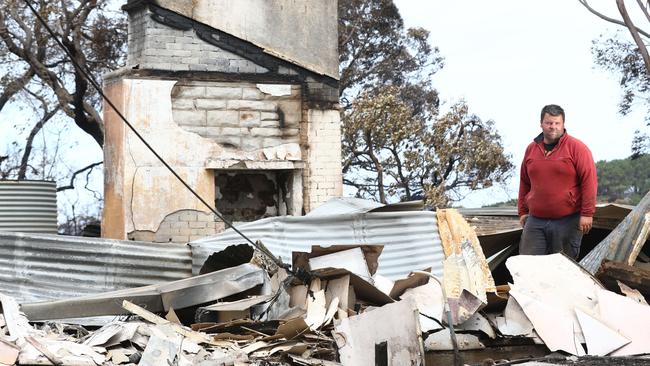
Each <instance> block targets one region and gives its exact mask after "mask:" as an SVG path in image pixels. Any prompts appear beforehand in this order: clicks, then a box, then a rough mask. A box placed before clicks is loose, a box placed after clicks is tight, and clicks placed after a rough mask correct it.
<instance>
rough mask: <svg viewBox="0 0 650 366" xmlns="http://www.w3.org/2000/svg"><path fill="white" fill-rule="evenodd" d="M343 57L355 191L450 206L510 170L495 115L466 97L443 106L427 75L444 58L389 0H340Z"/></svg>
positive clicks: (347, 176) (349, 177)
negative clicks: (478, 112) (486, 116)
mask: <svg viewBox="0 0 650 366" xmlns="http://www.w3.org/2000/svg"><path fill="white" fill-rule="evenodd" d="M339 61H340V74H341V80H340V90H339V93H340V96H341V104H342V107H343V112H342V120H343V127H342V132H343V141H342V146H343V173H344V183H345V184H347V185H349V186H352V187H354V188H355V189H356V191H357V195H358V196H361V197H369V198H374V199H376V200H378V201H380V202H384V203H386V202H388V200H389V199H393V200H394V199H395V198H397V199H401V200H412V199H419V198H426V199H427V201H428V202H429V203H430V204H432V205H434V206H444V205H447V204H448V202H449V201H450V200H458V199H460V198H461V197H462V195H463V194H464V193H465V192H467V191H468V190H470V191H471V190H476V189H481V188H485V187H489V186H491V185H492V184H494V183H495V182H503V181H505V180H506V179H507V178H508V175H509V173H510V172H511V170H512V167H513V165H512V163H511V162H510V156H509V155H507V154H505V152H504V151H503V149H502V146H503V144H502V143H501V137H500V136H499V134H498V133H497V132H496V131H495V129H494V123H493V122H492V121H482V120H481V119H480V118H479V117H478V116H475V115H472V114H471V113H469V108H468V106H467V104H466V103H465V102H462V101H461V102H458V103H456V104H454V105H452V106H451V107H450V108H449V112H447V113H444V114H442V115H440V113H439V97H438V92H437V90H436V89H435V88H434V87H433V85H432V83H431V76H432V75H433V74H434V73H435V72H437V71H438V70H440V68H441V67H442V66H443V58H442V57H441V55H440V52H439V50H438V49H437V48H433V47H431V46H430V45H429V32H428V31H426V30H425V29H422V28H410V29H405V27H404V23H403V21H402V18H401V16H400V15H399V11H398V9H397V7H396V6H395V5H394V4H393V2H392V1H391V0H369V1H366V0H351V1H339Z"/></svg>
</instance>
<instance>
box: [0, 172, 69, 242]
mask: <svg viewBox="0 0 650 366" xmlns="http://www.w3.org/2000/svg"><path fill="white" fill-rule="evenodd" d="M56 230H57V221H56V182H48V181H38V180H0V231H14V232H25V233H49V234H56Z"/></svg>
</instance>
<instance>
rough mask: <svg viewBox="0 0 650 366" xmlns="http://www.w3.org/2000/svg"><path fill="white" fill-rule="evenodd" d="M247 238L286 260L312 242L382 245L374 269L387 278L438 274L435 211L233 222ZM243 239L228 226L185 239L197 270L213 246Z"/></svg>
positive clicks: (439, 257) (440, 258)
mask: <svg viewBox="0 0 650 366" xmlns="http://www.w3.org/2000/svg"><path fill="white" fill-rule="evenodd" d="M237 229H239V230H240V231H242V232H243V233H244V234H245V235H247V236H248V237H250V238H251V239H252V240H261V241H262V242H263V243H264V245H265V246H266V247H267V248H269V250H270V251H271V252H273V253H274V254H275V255H277V256H279V257H281V258H282V260H283V261H284V262H286V263H291V252H292V251H307V252H309V251H310V249H311V246H312V245H335V244H382V245H384V250H383V252H382V254H381V256H380V257H379V270H378V273H379V274H381V275H383V276H386V277H388V278H391V279H398V278H403V277H405V276H406V275H407V274H408V273H410V272H411V271H413V270H419V269H425V268H429V267H432V270H433V273H434V274H436V275H441V274H442V263H443V260H444V253H443V251H442V245H441V244H440V236H439V234H438V227H437V219H436V215H435V213H434V212H429V211H415V212H361V213H352V214H338V215H329V216H325V215H317V216H303V217H296V216H282V217H271V218H267V219H262V220H258V221H254V222H250V223H246V224H243V225H239V226H237ZM242 243H244V240H243V239H242V238H241V237H239V235H237V234H236V233H235V232H233V231H232V230H226V231H225V232H223V233H221V234H218V235H215V236H212V237H209V238H205V239H200V240H197V241H194V242H191V243H190V246H191V247H192V265H193V271H194V273H198V271H199V269H200V268H201V265H202V264H203V262H204V261H205V259H206V258H207V257H208V255H210V254H212V253H213V252H215V251H220V250H223V249H224V248H225V247H227V246H228V245H231V244H242Z"/></svg>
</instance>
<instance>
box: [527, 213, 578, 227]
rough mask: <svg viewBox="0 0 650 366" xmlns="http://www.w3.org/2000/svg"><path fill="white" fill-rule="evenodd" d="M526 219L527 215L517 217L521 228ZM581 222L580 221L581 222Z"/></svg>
mask: <svg viewBox="0 0 650 366" xmlns="http://www.w3.org/2000/svg"><path fill="white" fill-rule="evenodd" d="M527 218H528V215H521V216H519V223H520V224H521V227H524V225H526V219H527ZM581 222H582V221H581Z"/></svg>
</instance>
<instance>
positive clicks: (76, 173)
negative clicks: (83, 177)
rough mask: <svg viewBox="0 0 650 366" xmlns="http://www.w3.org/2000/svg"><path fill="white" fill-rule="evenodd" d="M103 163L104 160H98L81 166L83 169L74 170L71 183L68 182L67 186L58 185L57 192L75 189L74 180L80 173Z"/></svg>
mask: <svg viewBox="0 0 650 366" xmlns="http://www.w3.org/2000/svg"><path fill="white" fill-rule="evenodd" d="M103 163H104V162H103V161H98V162H96V163H92V164H90V165H88V166H86V167H84V168H81V169H79V170H77V171H76V172H74V173H73V174H72V177H70V184H68V185H67V186H62V187H57V188H56V191H57V192H61V191H65V190H67V189H74V180H75V178H76V177H77V175H79V174H81V173H83V172H85V171H86V170H88V169H91V170H92V169H93V168H94V167H96V166H98V165H101V164H103Z"/></svg>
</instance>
